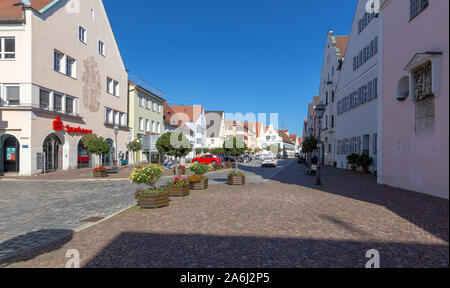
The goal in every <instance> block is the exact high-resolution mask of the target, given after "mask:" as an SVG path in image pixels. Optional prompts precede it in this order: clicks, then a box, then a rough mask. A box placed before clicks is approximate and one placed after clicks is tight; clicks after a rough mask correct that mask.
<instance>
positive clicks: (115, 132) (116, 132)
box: [114, 125, 119, 167]
mask: <svg viewBox="0 0 450 288" xmlns="http://www.w3.org/2000/svg"><path fill="white" fill-rule="evenodd" d="M117 134H119V126H117V125H115V126H114V135H115V136H116V139H115V142H114V144H115V145H114V146H116V147H115V151H114V154H115V155H114V158H115V160H116V161H114V167H117V166H118V165H117V161H118V158H119V157H118V154H117Z"/></svg>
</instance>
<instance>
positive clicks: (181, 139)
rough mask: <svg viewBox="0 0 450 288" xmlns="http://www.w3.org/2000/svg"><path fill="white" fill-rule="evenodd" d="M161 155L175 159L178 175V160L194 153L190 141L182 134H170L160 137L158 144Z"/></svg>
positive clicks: (157, 147)
mask: <svg viewBox="0 0 450 288" xmlns="http://www.w3.org/2000/svg"><path fill="white" fill-rule="evenodd" d="M156 149H158V151H159V153H162V154H164V155H169V156H174V157H175V173H176V174H177V175H178V174H179V173H178V168H179V166H178V160H179V158H181V157H184V156H186V155H187V154H189V152H191V151H192V146H191V143H190V142H189V139H188V138H187V137H186V136H185V135H184V134H183V133H180V132H168V133H165V134H163V135H161V137H159V139H158V141H157V142H156Z"/></svg>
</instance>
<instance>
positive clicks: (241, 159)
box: [238, 155, 252, 163]
mask: <svg viewBox="0 0 450 288" xmlns="http://www.w3.org/2000/svg"><path fill="white" fill-rule="evenodd" d="M238 161H239V162H244V163H249V162H250V161H252V156H250V155H241V156H239V158H238Z"/></svg>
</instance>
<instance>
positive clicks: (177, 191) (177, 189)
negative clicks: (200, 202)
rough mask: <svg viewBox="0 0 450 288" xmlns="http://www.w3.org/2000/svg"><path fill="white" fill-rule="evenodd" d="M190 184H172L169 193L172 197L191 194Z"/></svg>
mask: <svg viewBox="0 0 450 288" xmlns="http://www.w3.org/2000/svg"><path fill="white" fill-rule="evenodd" d="M189 189H190V186H189V185H188V184H186V185H171V186H169V194H170V196H171V197H183V196H187V195H189Z"/></svg>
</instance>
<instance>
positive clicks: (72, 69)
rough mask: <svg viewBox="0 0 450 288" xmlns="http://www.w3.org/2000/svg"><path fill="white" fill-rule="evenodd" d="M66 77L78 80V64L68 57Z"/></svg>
mask: <svg viewBox="0 0 450 288" xmlns="http://www.w3.org/2000/svg"><path fill="white" fill-rule="evenodd" d="M66 58H67V60H66V75H67V76H70V77H72V78H76V64H75V63H76V62H75V59H72V58H70V57H66Z"/></svg>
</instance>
